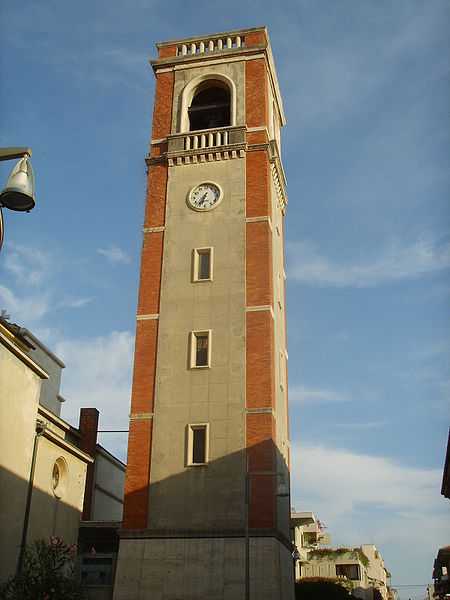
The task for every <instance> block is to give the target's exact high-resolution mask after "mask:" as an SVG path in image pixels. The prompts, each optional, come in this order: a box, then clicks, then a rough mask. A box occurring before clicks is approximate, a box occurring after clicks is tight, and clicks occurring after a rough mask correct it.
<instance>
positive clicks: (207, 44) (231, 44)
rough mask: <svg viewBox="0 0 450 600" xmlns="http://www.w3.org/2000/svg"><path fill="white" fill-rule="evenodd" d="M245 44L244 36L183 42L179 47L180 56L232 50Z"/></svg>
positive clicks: (178, 53)
mask: <svg viewBox="0 0 450 600" xmlns="http://www.w3.org/2000/svg"><path fill="white" fill-rule="evenodd" d="M244 46H245V39H244V37H243V36H240V35H237V36H235V37H226V38H218V39H210V40H202V41H198V42H191V43H190V44H182V45H181V46H178V48H177V55H178V56H185V55H186V54H202V53H203V52H218V51H220V50H230V49H232V48H242V47H244Z"/></svg>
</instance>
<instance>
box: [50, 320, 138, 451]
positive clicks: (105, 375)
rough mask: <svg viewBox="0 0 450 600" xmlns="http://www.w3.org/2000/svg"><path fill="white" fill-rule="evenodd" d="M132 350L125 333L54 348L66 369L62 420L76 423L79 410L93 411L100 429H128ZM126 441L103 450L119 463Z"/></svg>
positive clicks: (129, 336)
mask: <svg viewBox="0 0 450 600" xmlns="http://www.w3.org/2000/svg"><path fill="white" fill-rule="evenodd" d="M133 349H134V337H133V335H132V334H131V333H130V332H128V331H121V332H119V331H112V332H111V333H109V334H107V335H105V336H97V337H93V338H83V339H70V340H69V339H67V340H61V341H59V342H58V343H57V344H55V347H54V350H55V353H56V355H57V356H59V357H60V358H61V359H62V360H63V361H64V363H65V364H66V365H67V368H66V369H65V371H64V372H63V377H62V385H61V393H62V395H63V396H64V397H65V398H66V399H67V403H65V404H64V405H63V414H62V416H63V418H65V419H67V420H68V421H69V422H71V423H77V422H78V414H79V410H80V408H81V407H95V408H97V409H98V410H99V411H100V428H103V429H120V430H124V429H128V414H129V410H130V390H131V369H132V362H133ZM108 440H109V438H108ZM126 440H127V436H126V435H125V434H122V435H120V436H119V437H117V441H116V442H114V444H113V445H112V446H111V444H108V446H107V447H108V449H110V450H111V451H113V452H117V453H118V454H119V455H120V458H121V459H122V460H124V458H125V452H126Z"/></svg>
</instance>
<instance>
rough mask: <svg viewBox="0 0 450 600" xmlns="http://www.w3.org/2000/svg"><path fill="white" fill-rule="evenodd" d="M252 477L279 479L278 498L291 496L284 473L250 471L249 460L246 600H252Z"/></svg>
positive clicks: (246, 479) (247, 480)
mask: <svg viewBox="0 0 450 600" xmlns="http://www.w3.org/2000/svg"><path fill="white" fill-rule="evenodd" d="M252 477H279V478H280V482H279V484H278V486H277V493H276V495H277V497H278V498H285V497H286V496H289V487H288V485H287V484H286V481H285V474H284V473H283V472H282V471H249V470H248V458H247V473H246V475H245V508H246V510H245V600H250V530H249V508H250V494H251V478H252Z"/></svg>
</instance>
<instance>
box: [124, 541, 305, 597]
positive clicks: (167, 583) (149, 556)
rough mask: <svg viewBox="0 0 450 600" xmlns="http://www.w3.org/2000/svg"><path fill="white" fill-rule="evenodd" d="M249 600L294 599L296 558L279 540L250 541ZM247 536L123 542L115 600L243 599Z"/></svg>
mask: <svg viewBox="0 0 450 600" xmlns="http://www.w3.org/2000/svg"><path fill="white" fill-rule="evenodd" d="M249 571H250V574H249V582H250V600H294V597H295V591H294V575H293V564H292V556H291V553H290V551H289V550H288V548H286V546H284V545H283V544H282V543H281V542H280V541H279V540H277V539H276V538H275V537H255V538H251V539H250V569H249ZM245 578H246V573H245V539H244V538H243V537H228V538H223V537H211V538H199V537H185V538H170V539H167V538H159V539H155V538H142V537H135V538H130V537H127V538H122V539H121V540H120V547H119V556H118V562H117V571H116V578H115V584H114V596H113V598H114V600H148V599H149V598H151V599H152V600H241V599H242V600H244V598H245Z"/></svg>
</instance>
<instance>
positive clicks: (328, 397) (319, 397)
mask: <svg viewBox="0 0 450 600" xmlns="http://www.w3.org/2000/svg"><path fill="white" fill-rule="evenodd" d="M289 400H290V402H291V404H302V405H304V404H328V403H333V404H334V403H339V402H348V398H347V397H346V396H345V395H344V394H342V393H341V392H339V391H337V390H333V389H331V388H322V389H318V388H308V387H306V386H303V385H291V386H290V388H289Z"/></svg>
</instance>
